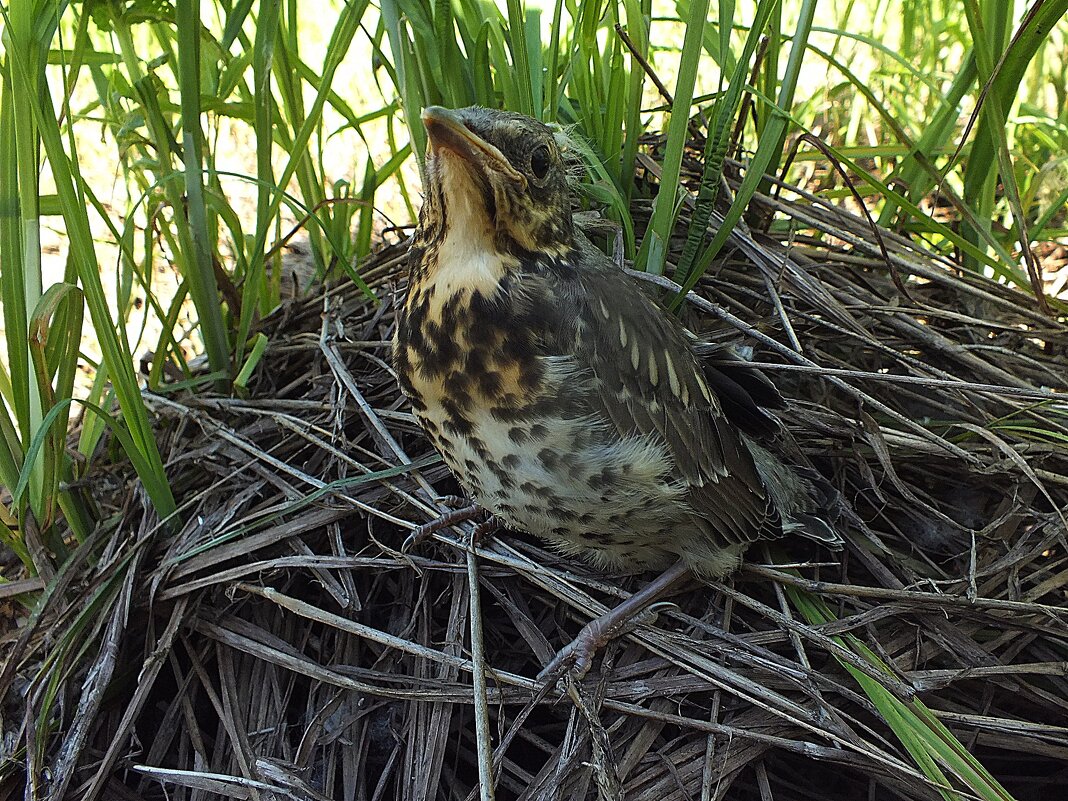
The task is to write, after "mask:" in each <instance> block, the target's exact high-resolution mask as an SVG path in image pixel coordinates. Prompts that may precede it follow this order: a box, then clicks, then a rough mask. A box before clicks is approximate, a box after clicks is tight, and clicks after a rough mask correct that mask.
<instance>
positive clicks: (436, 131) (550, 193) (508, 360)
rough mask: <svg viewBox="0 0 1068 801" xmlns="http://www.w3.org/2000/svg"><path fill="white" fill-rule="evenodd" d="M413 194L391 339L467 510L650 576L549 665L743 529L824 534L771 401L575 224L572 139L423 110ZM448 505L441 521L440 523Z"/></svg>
mask: <svg viewBox="0 0 1068 801" xmlns="http://www.w3.org/2000/svg"><path fill="white" fill-rule="evenodd" d="M422 122H423V124H424V126H425V129H426V133H427V139H428V148H427V158H426V162H425V175H424V192H423V205H422V208H421V210H420V212H419V219H418V225H417V227H416V230H415V233H414V235H413V239H412V243H411V247H410V251H409V257H408V258H409V261H408V287H407V294H406V296H405V297H404V300H403V302H402V303H401V304H400V306H399V309H398V311H397V326H396V334H395V339H394V346H393V357H394V366H395V370H396V373H397V376H398V379H399V383H400V387H401V389H402V391H403V393H404V394H405V395H406V396H407V398H408V400H409V402H410V403H411V406H412V410H413V413H414V416H415V419H416V420H417V421H418V423H419V425H420V426H421V427H422V429H423V431H424V432H425V433H426V435H427V437H428V438H429V440H430V441H431V443H432V444H433V445H434V446H435V447H436V449H437V450H438V451H439V452H440V453H441V455H442V457H443V458H444V461H445V462H446V464H447V465H448V467H449V468H450V469H451V471H452V472H453V474H454V475H455V477H456V479H457V481H458V482H459V484H460V486H461V487H462V488H463V490H464V492H465V493H466V495H467V496H468V497H470V498H471V499H472V500H473V501H474V503H475V505H477V507H479V508H481V509H484V510H485V511H486V512H488V513H489V514H491V515H492V516H493V519H494V520H496V521H498V522H499V523H500V524H501V525H502V526H504V527H506V528H509V529H514V530H518V531H524V532H528V533H530V534H532V535H535V536H536V537H538V538H540V539H542V540H544V541H546V542H547V543H548V544H549V545H550V546H551V547H552V548H554V549H555V550H557V551H559V552H561V553H562V554H564V555H565V556H568V557H576V558H580V559H583V560H585V561H586V562H588V563H590V564H591V565H592V566H594V567H597V568H601V569H610V570H657V571H663V572H662V573H661V575H660V577H659V578H658V579H656V580H655V581H653V582H651V583H650V584H649V585H647V587H646V588H645V589H643V590H642V591H640V592H638V593H635V594H634V595H633V596H631V598H630V599H629V600H628V601H626V602H624V603H623V604H620V605H619V606H617V607H616V608H615V609H614V610H611V611H610V612H609V614H608V615H607V616H605V617H604V618H602V619H596V620H594V621H591V622H590V624H588V625H587V626H586V628H584V629H583V630H582V632H581V633H580V635H579V636H578V637H577V638H576V640H575V641H574V642H573V643H572V644H571V645H570V646H568V648H566V649H564V650H563V651H561V652H560V654H558V656H557V659H556V660H554V662H553V664H552V665H551V667H553V668H554V669H555V670H559V669H565V668H566V669H570V670H573V671H574V672H576V673H577V674H578V675H583V674H584V673H585V671H586V670H588V669H589V665H590V661H591V660H592V656H593V653H594V652H595V651H596V649H597V648H599V647H601V646H602V645H603V644H604V642H606V641H607V640H608V639H611V637H612V636H614V635H615V633H616V632H617V631H618V630H619V628H620V627H621V626H622V625H623V624H624V623H625V622H626V621H627V620H628V619H630V618H631V617H632V616H633V615H634V614H635V613H636V612H637V611H639V610H640V609H642V608H644V607H646V606H648V605H649V604H651V603H652V602H653V601H654V600H655V599H656V598H658V597H660V596H661V595H662V594H664V593H665V592H666V591H667V590H668V589H669V588H670V587H672V586H674V585H675V584H676V583H677V582H679V581H680V580H681V579H682V578H683V577H686V576H690V575H696V576H697V577H699V578H710V579H714V578H720V577H723V576H726V575H728V574H729V573H731V572H732V571H734V570H735V569H736V568H737V567H738V566H739V564H740V563H741V560H742V556H743V554H744V552H745V551H746V549H747V548H748V547H749V546H750V545H751V544H752V543H753V542H756V541H758V540H763V539H773V538H776V537H782V536H784V535H793V534H797V535H800V536H805V537H808V538H811V539H815V540H818V541H821V542H824V543H825V544H828V545H830V546H831V547H838V546H839V545H840V543H841V539H840V537H839V535H838V534H837V532H835V531H834V529H833V527H832V526H831V525H829V524H828V523H827V522H826V521H825V520H824V519H823V517H821V509H822V508H823V507H824V506H825V504H824V503H823V500H822V497H821V489H820V488H819V486H818V482H817V480H816V478H815V477H814V476H812V475H807V474H805V473H804V472H803V470H801V469H798V468H795V467H793V466H791V465H789V464H787V463H786V462H785V461H783V460H782V459H780V458H779V457H778V456H776V455H775V454H773V453H772V451H771V450H769V449H768V448H767V447H765V444H763V443H764V441H765V440H767V439H768V438H769V435H770V436H771V437H772V438H773V437H774V433H775V432H776V431H777V430H778V428H779V423H778V420H777V418H776V417H775V416H774V413H773V412H772V411H770V409H773V408H776V407H780V406H781V405H782V397H781V395H780V394H779V393H778V391H777V390H776V389H775V387H774V385H773V384H772V382H771V381H770V380H769V379H768V378H767V377H766V376H765V375H764V374H763V373H761V372H759V371H758V370H756V369H755V368H750V367H748V366H747V365H746V363H745V361H744V360H743V359H742V358H741V357H739V356H737V355H736V354H735V352H734V351H733V350H732V349H731V348H729V347H724V346H722V345H714V344H709V343H705V342H702V341H700V340H699V339H698V338H697V337H696V336H694V335H693V334H692V333H691V332H689V331H688V330H687V329H686V328H684V326H683V325H682V324H681V323H680V321H679V319H678V318H677V317H676V316H675V315H674V314H672V313H671V312H670V311H668V310H667V309H666V308H665V307H664V306H663V305H661V304H660V303H659V302H658V301H657V299H656V298H654V297H653V296H652V295H650V294H649V293H647V292H646V291H645V290H644V289H643V288H642V287H640V286H639V284H638V282H637V281H635V279H633V278H632V277H630V276H628V274H627V273H626V272H625V271H624V270H623V269H622V268H621V266H620V265H619V264H617V263H616V262H615V261H614V260H613V259H611V258H609V257H608V256H607V255H605V254H604V253H603V252H601V251H600V250H599V249H598V248H597V247H596V246H594V245H593V244H592V242H591V241H590V239H589V238H588V237H587V236H586V235H585V233H584V232H583V229H582V226H581V225H578V224H577V223H576V221H575V219H574V216H573V211H572V194H573V191H572V186H571V181H570V178H569V175H570V172H571V170H570V167H569V158H570V153H569V139H568V136H567V135H566V134H564V133H561V132H560V131H559V130H554V129H552V128H550V127H549V126H547V125H545V124H544V123H542V122H540V121H537V120H535V119H533V118H530V117H527V116H524V115H521V114H517V113H514V112H508V111H500V110H494V109H488V108H482V107H468V108H461V109H446V108H442V107H439V106H429V107H427V108H425V109H424V110H423V111H422ZM451 519H452V520H455V519H456V518H455V516H453V518H451Z"/></svg>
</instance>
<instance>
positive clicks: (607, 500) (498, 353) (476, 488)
mask: <svg viewBox="0 0 1068 801" xmlns="http://www.w3.org/2000/svg"><path fill="white" fill-rule="evenodd" d="M413 279H414V280H413V283H412V285H411V287H410V289H409V294H408V298H407V301H406V303H405V306H404V310H403V312H402V313H401V314H400V315H399V317H398V329H397V338H396V342H395V349H394V351H395V361H396V366H397V372H398V375H399V378H400V381H401V386H402V388H403V390H404V392H405V394H406V395H407V396H408V398H409V399H410V400H411V403H412V408H413V411H414V413H415V416H416V418H417V420H418V421H419V423H420V424H421V425H422V427H423V429H424V430H425V431H426V433H427V435H428V436H429V438H430V439H431V441H432V442H433V444H434V445H435V447H436V448H437V449H438V450H439V451H440V452H441V453H442V455H443V457H444V459H445V461H446V463H447V464H448V465H449V467H450V468H451V469H452V471H453V472H454V473H455V475H456V477H457V479H458V480H459V481H460V483H461V484H462V486H463V488H464V490H465V491H466V492H467V493H468V494H469V495H470V496H471V497H472V498H473V499H474V500H475V501H476V502H478V503H479V504H480V505H481V506H483V507H484V508H486V509H487V510H489V511H490V512H492V513H493V514H495V515H497V516H498V517H499V518H500V519H501V520H502V521H503V522H504V523H505V524H507V525H508V526H509V527H512V528H516V529H520V530H525V531H529V532H531V533H533V534H536V535H539V536H541V537H543V538H546V539H548V540H549V541H550V542H551V543H553V544H555V545H556V546H558V547H559V548H561V549H562V550H565V551H567V552H569V553H575V554H579V555H581V556H583V557H585V558H587V559H590V560H592V561H595V562H598V563H601V564H605V565H612V566H634V565H642V566H652V565H660V564H664V565H666V564H669V563H670V562H672V561H673V560H674V559H675V558H676V556H675V555H674V554H675V553H676V550H675V548H673V547H664V546H665V543H666V540H665V537H666V536H668V534H669V533H670V532H672V530H673V529H674V528H675V527H676V525H677V523H678V521H679V519H680V516H681V517H683V518H684V517H685V506H686V504H685V502H684V501H683V498H682V496H683V494H684V488H683V487H681V486H680V485H678V483H677V482H675V481H673V480H672V479H671V467H672V465H671V464H670V463H669V462H668V458H667V456H666V449H665V447H664V446H663V443H659V442H657V441H656V440H655V439H652V438H649V437H639V436H630V437H628V436H620V434H619V432H616V431H614V430H611V429H610V424H609V423H608V422H607V421H606V420H605V419H603V417H602V416H600V415H598V414H597V413H595V411H594V410H593V409H592V408H591V405H590V402H589V401H590V393H592V392H593V391H594V389H593V384H594V377H592V376H590V375H589V374H588V373H586V372H584V371H583V369H582V367H581V366H580V365H577V364H575V362H574V361H573V359H572V358H571V357H570V356H567V355H563V354H557V355H554V354H553V353H551V352H549V353H546V352H545V350H544V342H545V341H546V339H549V338H551V336H550V333H549V332H548V331H547V330H544V327H545V326H552V325H554V321H553V320H552V314H551V312H550V311H549V310H548V309H540V310H538V309H531V308H529V305H530V304H529V303H523V304H520V303H517V302H515V301H514V300H513V298H512V297H511V293H512V292H514V291H516V289H517V288H516V287H515V286H514V284H513V281H514V280H515V279H514V277H513V276H509V275H505V276H503V277H502V278H501V279H500V280H499V281H498V282H497V284H496V286H494V287H493V289H492V290H491V291H487V290H486V288H482V289H473V290H472V289H467V288H464V289H460V290H457V291H451V292H447V293H446V292H444V291H443V287H442V284H441V282H439V281H435V280H432V279H429V280H428V279H426V278H425V277H423V279H422V280H420V278H419V277H418V276H416V275H413ZM524 300H525V301H529V298H526V297H524ZM550 301H551V299H546V302H550ZM535 305H536V304H535Z"/></svg>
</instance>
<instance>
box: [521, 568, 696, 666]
mask: <svg viewBox="0 0 1068 801" xmlns="http://www.w3.org/2000/svg"><path fill="white" fill-rule="evenodd" d="M690 575H691V573H690V568H689V567H688V566H687V565H686V563H685V562H683V561H681V560H680V561H678V562H676V563H675V564H673V565H672V566H671V567H669V568H668V569H667V570H665V571H664V572H663V573H661V574H660V575H659V576H657V577H656V578H655V579H653V580H652V581H650V582H649V583H648V584H646V585H645V587H643V588H642V589H641V590H639V591H638V592H636V593H634V594H633V595H632V596H630V598H628V599H627V600H625V601H623V603H621V604H620V605H619V606H617V607H615V608H614V609H610V610H609V611H608V612H606V613H605V614H603V615H601V616H600V617H598V618H594V619H593V620H591V621H590V622H589V623H587V624H586V625H585V626H584V627H583V629H582V631H580V632H579V634H578V636H577V637H576V638H575V639H574V640H573V641H572V642H571V643H570V644H569V645H567V646H566V647H565V648H564V649H563V650H561V651H560V653H558V654H557V655H556V656H555V657H553V660H552V661H551V662H550V663H549V664H548V665H547V666H546V667H545V669H544V670H543V671H542V672H541V673H539V674H538V680H539V681H541V682H546V683H548V684H549V685H550V686H551V685H552V684H555V683H556V682H557V681H558V680H559V679H560V678H562V677H563V675H564V674H565V673H570V674H571V676H572V677H573V678H576V679H581V678H582V677H583V676H585V675H586V673H588V672H589V669H590V665H591V664H592V663H593V656H594V654H595V653H597V651H598V649H600V648H603V647H604V646H605V645H607V644H608V643H609V642H611V641H612V640H613V639H614V638H615V637H616V636H618V635H619V633H620V630H621V629H622V628H623V626H625V625H626V624H627V623H628V622H629V621H630V620H631V619H632V618H633V617H634V616H635V615H637V614H638V613H639V612H641V611H642V610H644V609H647V608H648V607H649V606H652V604H653V603H654V602H655V601H656V600H657V599H658V598H660V597H661V596H663V595H664V594H665V593H666V592H668V591H669V590H670V589H671V588H672V587H674V586H675V585H676V584H678V583H679V582H680V581H682V580H683V579H685V578H686V577H688V576H690Z"/></svg>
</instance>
